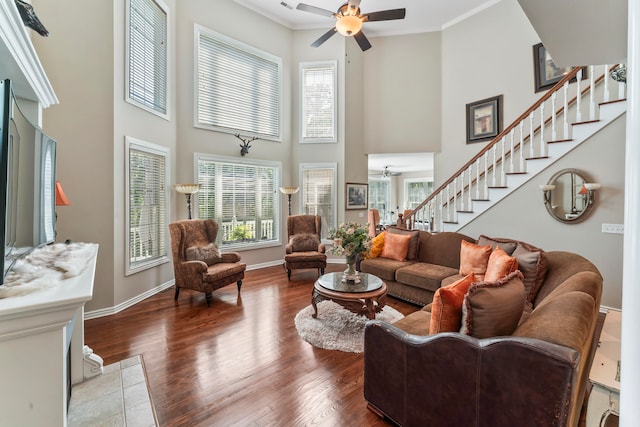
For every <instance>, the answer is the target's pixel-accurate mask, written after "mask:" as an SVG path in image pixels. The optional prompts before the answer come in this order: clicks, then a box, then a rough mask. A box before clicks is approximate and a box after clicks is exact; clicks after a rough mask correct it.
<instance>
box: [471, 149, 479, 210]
mask: <svg viewBox="0 0 640 427" xmlns="http://www.w3.org/2000/svg"><path fill="white" fill-rule="evenodd" d="M469 189H471V188H469ZM476 200H480V158H478V160H476ZM469 210H471V209H469Z"/></svg>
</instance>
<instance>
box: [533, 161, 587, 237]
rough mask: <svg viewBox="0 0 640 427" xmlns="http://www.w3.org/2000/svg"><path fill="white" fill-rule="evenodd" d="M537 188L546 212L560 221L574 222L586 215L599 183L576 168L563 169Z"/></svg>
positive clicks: (584, 217) (581, 219)
mask: <svg viewBox="0 0 640 427" xmlns="http://www.w3.org/2000/svg"><path fill="white" fill-rule="evenodd" d="M539 188H540V190H542V193H543V198H544V204H545V207H546V208H547V212H549V214H550V215H551V216H552V217H553V218H554V219H556V220H558V221H560V222H565V223H574V224H575V223H578V222H581V221H584V220H585V219H586V218H587V217H588V215H589V213H590V212H591V210H592V209H593V207H594V202H595V193H596V191H597V190H599V189H600V184H599V183H596V182H592V181H591V179H589V177H588V176H587V174H585V173H584V172H581V171H578V170H577V169H563V170H561V171H559V172H557V173H556V174H555V175H553V176H552V177H551V179H550V180H549V182H548V183H547V184H543V185H540V186H539Z"/></svg>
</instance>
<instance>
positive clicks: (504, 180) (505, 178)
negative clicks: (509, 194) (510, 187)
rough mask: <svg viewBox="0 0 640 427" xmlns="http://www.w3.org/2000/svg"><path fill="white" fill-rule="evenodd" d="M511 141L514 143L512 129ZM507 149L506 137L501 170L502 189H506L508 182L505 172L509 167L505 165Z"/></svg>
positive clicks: (503, 142)
mask: <svg viewBox="0 0 640 427" xmlns="http://www.w3.org/2000/svg"><path fill="white" fill-rule="evenodd" d="M511 141H512V143H513V129H511ZM506 148H507V135H505V136H504V137H502V163H501V165H502V167H501V168H500V170H501V173H500V186H501V187H506V184H505V183H506V181H507V171H506V170H505V169H506V167H507V165H506V164H505V161H506V160H505V156H504V151H505V150H506Z"/></svg>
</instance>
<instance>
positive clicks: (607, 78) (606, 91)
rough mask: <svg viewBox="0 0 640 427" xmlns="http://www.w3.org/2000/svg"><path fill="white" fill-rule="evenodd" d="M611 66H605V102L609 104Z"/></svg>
mask: <svg viewBox="0 0 640 427" xmlns="http://www.w3.org/2000/svg"><path fill="white" fill-rule="evenodd" d="M609 96H610V95H609V64H605V65H604V96H603V99H604V102H609Z"/></svg>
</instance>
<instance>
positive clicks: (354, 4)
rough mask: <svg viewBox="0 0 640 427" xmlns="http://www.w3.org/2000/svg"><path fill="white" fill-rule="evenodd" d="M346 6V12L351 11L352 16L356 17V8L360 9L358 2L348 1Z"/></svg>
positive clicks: (357, 0) (356, 0)
mask: <svg viewBox="0 0 640 427" xmlns="http://www.w3.org/2000/svg"><path fill="white" fill-rule="evenodd" d="M348 4H349V7H348V10H351V11H352V12H353V13H352V15H357V14H358V8H359V7H360V0H349V3H348Z"/></svg>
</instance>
